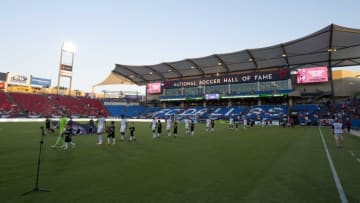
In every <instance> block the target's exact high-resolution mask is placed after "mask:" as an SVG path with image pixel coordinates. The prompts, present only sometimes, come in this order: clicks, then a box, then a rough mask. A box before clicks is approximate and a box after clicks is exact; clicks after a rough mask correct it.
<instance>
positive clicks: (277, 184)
mask: <svg viewBox="0 0 360 203" xmlns="http://www.w3.org/2000/svg"><path fill="white" fill-rule="evenodd" d="M41 124H42V123H0V143H1V147H0V174H1V175H0V202H2V203H5V202H49V203H50V202H80V203H81V202H126V203H130V202H157V203H159V202H166V203H176V202H217V203H218V202H227V203H228V202H326V203H329V202H340V199H339V195H338V192H337V189H336V186H335V183H334V180H333V177H332V174H331V171H330V168H329V163H328V160H327V158H326V154H325V151H324V146H323V144H322V141H321V138H320V134H319V129H318V128H316V127H296V128H294V129H292V128H281V127H266V128H262V127H255V128H252V129H246V130H244V129H242V128H240V129H239V130H238V131H232V130H229V129H227V127H226V126H225V125H217V126H216V130H215V132H214V133H207V132H205V128H204V126H203V125H201V124H198V125H196V135H195V136H187V137H185V136H184V135H183V129H184V127H183V126H182V125H180V126H179V136H178V137H177V138H174V137H167V136H164V135H163V136H162V137H161V138H160V139H155V140H153V139H152V137H151V132H150V128H149V124H147V123H146V124H145V123H136V124H135V126H136V131H135V135H136V137H137V141H136V142H132V143H129V142H117V143H116V144H115V145H101V146H97V145H96V144H95V143H96V140H97V138H96V136H77V137H74V138H73V141H74V142H75V143H76V144H77V146H76V148H75V149H70V150H68V151H63V150H61V149H51V148H50V145H52V144H53V143H54V142H55V139H56V136H55V135H47V136H46V137H45V144H44V155H43V157H42V159H41V160H42V165H41V173H40V183H39V186H40V188H44V189H49V190H51V192H48V193H47V192H34V193H31V194H29V195H26V196H21V194H22V193H24V192H26V191H29V190H31V189H33V188H34V183H35V173H36V164H37V156H38V151H39V141H40V133H39V132H40V130H39V126H40V125H41ZM117 129H118V128H117ZM322 131H323V133H324V136H325V140H326V143H327V145H328V147H329V151H330V154H331V156H332V158H333V161H334V164H335V167H336V170H337V172H338V175H339V177H340V180H341V183H342V185H343V187H344V190H345V192H346V196H347V198H348V200H349V202H360V193H359V191H360V163H359V162H358V161H357V160H356V159H357V158H358V159H360V139H359V138H357V137H353V136H346V137H345V139H346V144H345V148H342V149H337V148H336V147H335V143H334V139H333V137H332V136H331V134H330V130H329V129H326V128H323V129H322ZM117 133H118V131H117ZM116 136H119V134H117V135H116Z"/></svg>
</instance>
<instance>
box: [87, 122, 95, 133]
mask: <svg viewBox="0 0 360 203" xmlns="http://www.w3.org/2000/svg"><path fill="white" fill-rule="evenodd" d="M88 126H89V134H91V135H92V134H94V128H95V124H94V120H93V119H92V118H91V119H90V120H89V124H88Z"/></svg>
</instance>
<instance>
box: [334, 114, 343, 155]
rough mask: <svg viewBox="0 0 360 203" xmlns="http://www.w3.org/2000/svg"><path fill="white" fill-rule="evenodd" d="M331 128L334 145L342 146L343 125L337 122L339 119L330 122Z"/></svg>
mask: <svg viewBox="0 0 360 203" xmlns="http://www.w3.org/2000/svg"><path fill="white" fill-rule="evenodd" d="M331 128H332V130H333V134H334V137H335V141H336V147H338V148H340V147H344V138H343V132H344V125H343V124H342V123H341V122H339V120H338V119H337V118H336V119H335V122H334V123H333V124H332V127H331Z"/></svg>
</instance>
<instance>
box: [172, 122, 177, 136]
mask: <svg viewBox="0 0 360 203" xmlns="http://www.w3.org/2000/svg"><path fill="white" fill-rule="evenodd" d="M177 132H178V125H177V122H176V121H175V122H174V131H173V134H174V137H175V138H176V136H177Z"/></svg>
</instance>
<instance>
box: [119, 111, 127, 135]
mask: <svg viewBox="0 0 360 203" xmlns="http://www.w3.org/2000/svg"><path fill="white" fill-rule="evenodd" d="M126 127H127V120H126V119H125V117H124V115H121V120H120V140H121V141H124V139H125V131H126Z"/></svg>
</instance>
